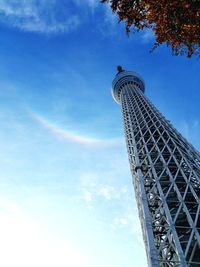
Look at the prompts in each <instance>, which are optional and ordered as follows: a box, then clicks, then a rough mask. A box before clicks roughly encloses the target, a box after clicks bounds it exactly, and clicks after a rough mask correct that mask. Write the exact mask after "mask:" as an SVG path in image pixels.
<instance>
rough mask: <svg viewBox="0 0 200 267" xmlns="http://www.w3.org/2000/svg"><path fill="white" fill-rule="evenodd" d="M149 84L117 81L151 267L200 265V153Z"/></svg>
mask: <svg viewBox="0 0 200 267" xmlns="http://www.w3.org/2000/svg"><path fill="white" fill-rule="evenodd" d="M143 92H144V83H143V80H142V79H141V78H140V77H139V76H138V75H137V74H135V73H133V72H126V71H123V72H122V73H119V74H118V75H117V76H116V78H115V80H114V81H113V91H112V94H113V97H114V99H115V100H116V101H117V102H118V103H119V104H120V105H121V107H122V113H123V122H124V129H125V136H126V144H127V150H128V155H129V161H130V167H131V173H132V177H133V185H134V189H135V195H136V200H137V205H138V211H139V217H140V221H141V225H142V232H143V238H144V242H145V247H146V252H147V257H148V265H149V266H152V267H158V266H162V267H172V266H173V267H185V266H189V267H198V266H200V216H199V215H200V154H199V152H198V151H197V150H195V148H194V147H193V146H192V145H190V144H189V143H188V142H187V141H186V139H185V138H183V137H182V136H181V134H180V133H178V131H177V130H176V129H175V128H174V127H173V126H172V125H171V124H170V122H169V121H168V120H166V119H165V118H164V117H163V115H162V114H161V113H160V112H159V111H158V110H157V109H156V108H155V107H154V106H153V104H152V103H151V102H150V101H149V100H148V99H147V98H146V97H145V96H144V94H143Z"/></svg>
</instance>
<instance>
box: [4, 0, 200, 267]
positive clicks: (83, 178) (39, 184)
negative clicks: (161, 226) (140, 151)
mask: <svg viewBox="0 0 200 267" xmlns="http://www.w3.org/2000/svg"><path fill="white" fill-rule="evenodd" d="M153 43H154V38H153V36H152V34H151V32H143V33H140V34H135V35H133V34H131V35H130V36H129V37H127V36H126V34H125V31H124V25H123V24H119V23H118V21H117V18H116V17H115V16H113V15H112V13H111V12H110V11H109V8H108V7H107V6H106V5H104V6H103V5H100V4H98V1H95V0H59V1H58V0H57V1H56V0H40V1H37V0H29V1H26V0H1V1H0V62H1V64H0V117H1V132H0V149H1V152H2V153H1V160H0V169H1V175H0V226H1V227H0V236H1V238H0V249H1V257H0V265H1V266H2V267H13V266H14V265H15V266H16V267H18V266H19V267H25V266H30V267H33V266H34V267H35V266H37V267H44V266H48V267H64V266H65V267H66V266H70V267H79V266H81V267H102V266H104V267H108V266H109V267H121V266H125V267H132V266H141V267H145V266H147V265H146V257H145V252H144V247H143V241H142V237H141V230H140V225H139V221H138V217H137V209H136V203H135V199H134V192H133V188H132V182H131V175H130V171H129V165H128V159H127V153H126V148H125V142H124V136H123V129H122V119H121V111H120V108H119V106H118V105H117V104H116V103H115V102H114V101H113V99H112V97H111V93H110V89H111V82H112V79H113V78H114V76H115V74H116V66H117V65H119V64H121V65H122V66H124V68H125V69H127V70H133V71H136V72H138V73H139V74H140V75H141V76H142V77H143V78H144V80H145V83H146V95H147V96H148V97H149V98H150V99H151V101H152V102H153V103H154V104H155V105H156V106H157V107H158V108H159V109H160V110H161V112H162V113H163V114H164V115H165V116H166V117H167V118H168V119H169V120H170V121H171V122H172V123H173V125H174V126H175V127H176V128H177V129H178V130H179V131H180V132H181V133H182V134H183V135H184V136H185V137H186V138H187V139H188V140H189V141H190V142H191V143H192V144H193V145H195V146H196V147H197V148H198V149H199V148H200V141H199V132H200V119H199V117H200V110H199V99H200V93H199V83H200V76H199V60H198V59H196V58H192V59H187V58H185V57H174V56H172V55H171V51H170V48H166V47H165V46H162V47H160V48H158V49H156V50H155V51H154V52H153V53H149V50H150V49H151V48H152V46H153Z"/></svg>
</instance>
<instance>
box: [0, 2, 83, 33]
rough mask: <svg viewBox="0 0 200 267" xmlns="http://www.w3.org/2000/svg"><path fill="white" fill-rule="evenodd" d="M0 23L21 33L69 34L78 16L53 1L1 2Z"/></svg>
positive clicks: (77, 21)
mask: <svg viewBox="0 0 200 267" xmlns="http://www.w3.org/2000/svg"><path fill="white" fill-rule="evenodd" d="M0 22H1V23H5V24H8V25H10V26H12V27H16V28H19V29H20V30H23V31H30V32H40V33H58V32H69V31H71V30H74V29H75V28H76V27H77V26H78V25H79V16H78V15H77V14H76V13H71V12H70V10H69V6H68V5H64V6H62V4H61V3H60V5H58V2H57V1H55V0H40V1H39V2H38V1H36V0H29V1H26V0H15V1H14V0H1V1H0Z"/></svg>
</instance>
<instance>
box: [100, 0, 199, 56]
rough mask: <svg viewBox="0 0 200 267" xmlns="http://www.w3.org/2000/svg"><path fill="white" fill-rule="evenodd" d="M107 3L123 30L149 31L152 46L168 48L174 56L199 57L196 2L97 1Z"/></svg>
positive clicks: (190, 0) (192, 0)
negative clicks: (154, 40)
mask: <svg viewBox="0 0 200 267" xmlns="http://www.w3.org/2000/svg"><path fill="white" fill-rule="evenodd" d="M101 2H102V3H106V2H107V3H109V4H110V6H111V8H112V10H113V12H114V13H117V15H118V16H119V20H120V21H122V20H123V21H125V22H126V31H127V33H129V32H130V28H131V27H132V26H133V27H134V28H135V29H136V30H138V31H140V30H142V29H144V28H149V29H152V30H153V32H154V33H155V37H156V43H155V45H154V47H157V46H159V45H160V44H162V43H166V44H167V46H171V47H172V50H173V52H174V54H175V55H178V54H181V55H182V54H186V55H187V56H188V57H191V56H192V55H193V54H198V55H199V54H200V51H199V47H200V0H101Z"/></svg>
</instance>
